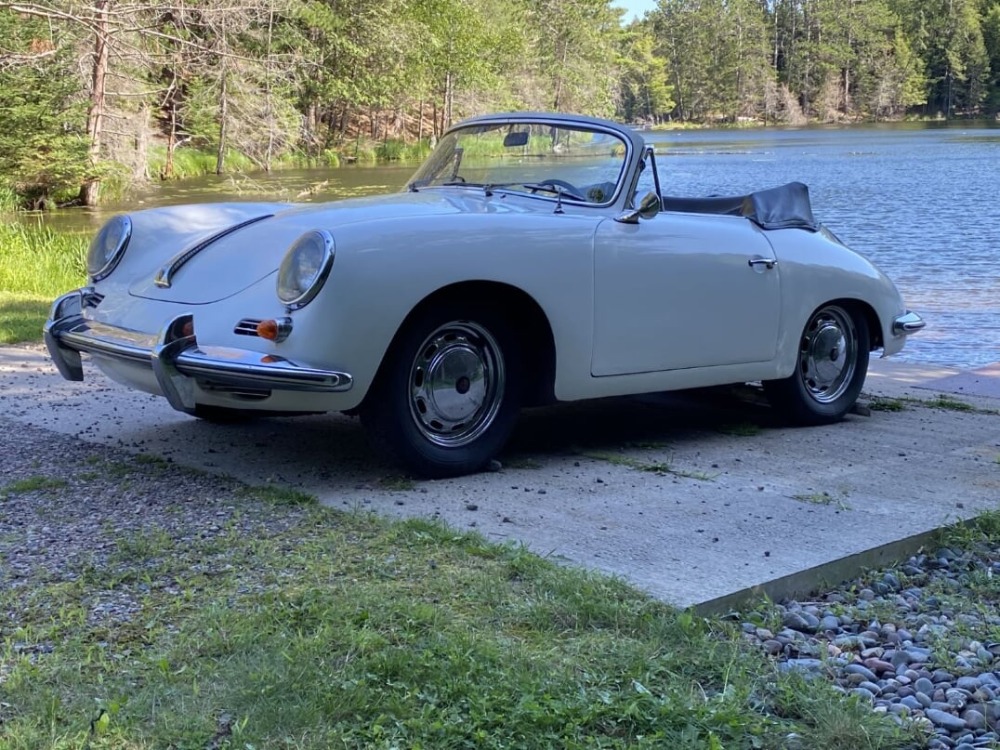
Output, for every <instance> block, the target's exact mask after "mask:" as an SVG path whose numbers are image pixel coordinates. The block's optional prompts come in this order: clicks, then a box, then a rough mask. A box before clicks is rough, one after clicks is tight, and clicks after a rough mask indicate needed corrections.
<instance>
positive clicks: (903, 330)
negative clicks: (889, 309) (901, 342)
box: [892, 310, 927, 336]
mask: <svg viewBox="0 0 1000 750" xmlns="http://www.w3.org/2000/svg"><path fill="white" fill-rule="evenodd" d="M926 325H927V323H926V322H924V319H923V318H921V317H920V316H919V315H917V314H916V313H915V312H912V311H910V310H907V311H906V313H905V314H904V315H900V316H899V317H898V318H896V319H895V320H894V321H892V332H893V333H895V334H896V335H897V336H898V335H900V334H908V333H916V332H917V331H919V330H921V329H922V328H923V327H924V326H926Z"/></svg>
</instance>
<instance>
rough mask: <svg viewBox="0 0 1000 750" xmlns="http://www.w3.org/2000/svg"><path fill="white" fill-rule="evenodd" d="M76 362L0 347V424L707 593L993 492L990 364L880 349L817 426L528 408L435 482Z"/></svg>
mask: <svg viewBox="0 0 1000 750" xmlns="http://www.w3.org/2000/svg"><path fill="white" fill-rule="evenodd" d="M85 372H86V376H87V380H86V382H84V383H68V382H66V381H63V380H62V379H61V378H60V377H59V375H58V374H57V373H56V372H55V369H54V368H53V367H52V365H51V363H50V362H49V361H48V359H47V357H46V356H45V353H44V350H43V349H42V348H41V347H38V346H25V347H5V348H0V428H2V429H16V428H17V423H25V424H30V425H34V426H37V427H40V428H44V429H47V430H52V431H54V432H58V433H63V434H68V435H72V436H75V437H77V438H78V439H80V440H83V441H88V442H93V443H100V444H104V445H109V446H114V447H118V448H120V449H123V450H125V451H128V452H132V453H147V454H152V455H155V456H160V457H162V458H165V459H170V460H172V461H174V462H176V463H178V464H181V465H185V466H190V467H194V468H198V469H203V470H206V471H209V472H219V473H225V474H229V475H232V476H235V477H237V478H239V479H241V480H243V481H246V482H248V483H253V484H260V483H265V482H281V483H284V484H287V485H291V486H294V487H297V488H300V489H302V490H304V491H307V492H310V493H313V494H315V495H316V496H318V497H319V498H320V500H321V501H322V502H323V503H325V504H327V505H330V506H332V507H335V508H343V509H356V508H361V509H366V510H370V511H372V512H375V513H378V514H381V515H385V516H397V517H400V516H433V517H436V518H440V519H443V520H445V521H447V522H448V523H449V524H452V525H454V526H455V527H456V528H459V529H469V528H474V529H476V530H477V531H479V532H480V533H482V534H484V535H485V536H486V537H487V538H489V539H491V540H495V541H498V542H505V541H506V542H515V543H520V544H524V545H526V546H527V547H528V548H530V549H531V550H533V551H534V552H537V553H539V554H542V555H548V556H552V557H554V558H557V559H560V560H563V561H566V562H568V563H570V564H575V565H581V566H585V567H589V568H596V569H600V570H603V571H606V572H608V573H611V574H614V575H618V576H621V577H623V578H625V579H627V580H629V581H631V582H632V583H634V584H635V585H637V586H639V587H640V588H642V589H644V590H646V591H648V592H650V593H651V594H653V595H655V596H657V597H660V598H662V599H664V600H666V601H668V602H670V603H672V604H675V605H678V606H697V607H698V608H699V609H702V610H724V609H726V608H727V607H729V606H731V605H733V604H734V603H735V602H736V601H737V600H738V599H741V598H745V597H747V596H753V595H759V594H761V593H768V594H770V595H772V596H779V597H780V596H784V595H797V594H804V593H806V592H808V591H809V590H811V589H813V588H815V587H816V586H819V585H822V583H823V582H835V581H839V580H843V579H846V578H849V577H851V576H853V575H855V574H856V573H857V572H858V570H859V569H860V568H862V567H867V566H873V565H877V564H882V563H884V562H888V561H891V560H892V559H898V558H899V557H900V556H903V557H905V556H907V555H909V554H912V552H913V551H915V550H916V548H918V547H919V546H920V545H921V544H923V543H925V542H926V541H927V540H928V536H927V535H928V533H929V532H931V531H933V530H934V529H936V528H939V527H940V526H942V525H946V524H949V523H954V522H956V521H959V520H961V519H964V518H968V517H971V516H973V515H975V514H977V513H979V512H981V511H983V510H986V509H991V508H996V507H998V506H1000V413H998V410H1000V364H996V365H992V366H990V367H985V368H982V369H979V370H975V371H960V370H956V369H951V368H939V367H928V366H922V365H914V364H907V363H899V362H894V361H892V360H879V361H875V362H873V363H872V367H871V370H870V372H869V377H868V381H867V383H866V388H865V392H866V394H867V395H866V397H865V399H864V400H865V402H866V403H867V404H868V405H869V407H870V410H869V408H864V407H862V408H861V409H859V410H858V411H859V413H858V414H853V415H851V416H850V417H849V418H848V419H847V420H845V421H844V422H842V423H840V424H836V425H832V426H828V427H814V428H806V429H801V428H789V427H785V426H782V425H781V424H780V423H778V422H776V421H775V419H774V417H773V415H772V414H771V411H770V409H769V408H767V406H766V405H764V404H763V403H762V402H761V401H760V399H759V398H757V397H755V394H754V392H753V391H751V390H748V389H740V390H727V389H721V390H720V389H713V390H710V391H704V392H685V393H678V394H667V395H657V396H650V397H636V398H617V399H606V400H601V401H593V402H587V403H582V404H564V405H558V406H555V407H549V408H545V409H539V410H533V411H530V412H526V413H525V414H523V415H522V417H521V420H520V422H519V426H518V429H517V432H516V434H515V436H514V439H513V440H512V443H511V445H510V447H509V448H508V450H507V452H506V453H505V455H504V456H503V457H502V468H501V469H500V470H499V471H495V472H487V473H483V474H478V475H475V476H469V477H462V478H459V479H451V480H442V481H419V480H417V481H413V480H410V479H408V478H406V477H401V476H400V475H399V474H398V472H397V471H396V470H395V469H394V468H393V467H392V466H389V465H387V464H385V463H383V462H382V461H381V460H380V459H379V457H378V456H377V455H375V454H374V453H373V452H372V451H371V450H370V449H369V447H368V445H367V443H366V441H365V438H364V434H363V432H362V429H361V426H360V425H359V424H358V422H357V420H354V419H350V418H347V417H344V416H340V415H327V416H317V417H305V418H294V419H293V418H285V419H262V420H257V421H253V422H249V423H246V424H240V425H214V424H208V423H204V422H201V421H199V420H196V419H192V418H190V417H188V416H185V415H183V414H180V413H177V412H174V411H172V410H171V409H170V408H169V406H167V404H166V402H165V401H164V400H163V399H160V398H156V397H153V396H147V395H145V394H138V393H134V392H131V391H128V390H126V389H124V388H122V387H121V386H118V385H117V384H115V383H112V382H110V381H109V380H107V379H106V378H104V377H103V376H102V375H101V374H100V373H99V372H98V371H97V370H96V369H95V368H94V367H93V366H87V365H85ZM963 405H965V406H963ZM165 489H169V488H165Z"/></svg>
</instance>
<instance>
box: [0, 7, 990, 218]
mask: <svg viewBox="0 0 1000 750" xmlns="http://www.w3.org/2000/svg"><path fill="white" fill-rule="evenodd" d="M612 2H613V0H379V1H378V2H374V1H373V0H191V1H184V2H173V3H169V2H157V0H90V2H78V0H38V1H37V2H9V1H8V0H0V207H6V208H13V207H17V206H22V207H25V206H26V207H51V206H54V205H56V204H58V203H82V204H84V205H95V204H97V203H98V202H99V201H100V200H102V197H103V198H104V199H108V198H115V197H118V196H120V195H121V194H122V193H123V192H124V190H125V189H126V188H127V186H128V185H130V184H134V182H136V181H142V180H148V179H171V178H176V177H183V176H188V175H194V174H203V173H208V172H218V173H222V172H224V171H232V170H246V169H272V168H275V167H279V166H283V165H288V164H296V165H303V164H318V165H324V166H328V165H336V164H338V163H339V162H341V161H343V160H345V159H346V160H373V161H374V160H379V159H382V160H392V159H400V158H419V156H421V155H422V154H423V153H424V152H426V150H427V149H428V148H429V147H430V145H431V144H432V143H433V140H434V139H435V138H436V137H438V136H440V134H441V133H442V132H443V130H445V129H446V128H447V127H448V126H449V125H450V124H451V123H452V122H454V121H456V120H457V119H460V118H461V117H464V116H466V115H469V114H474V113H479V112H485V111H492V110H508V109H533V110H560V111H575V112H580V113H585V114H594V115H601V116H607V117H613V118H616V119H620V120H623V121H626V122H633V123H640V124H644V125H649V126H653V127H659V126H664V125H667V124H669V125H670V126H674V127H676V126H680V125H684V124H711V125H723V124H729V125H733V126H737V125H773V124H785V125H803V124H806V123H809V122H824V123H829V122H859V121H880V120H897V119H903V118H927V119H939V118H940V119H951V118H956V117H970V118H971V117H991V118H992V117H996V116H997V113H998V111H1000V0H659V2H658V4H657V7H656V8H655V9H654V10H653V11H651V12H650V13H648V14H647V15H646V16H645V17H644V18H643V19H639V20H635V21H633V22H632V23H629V24H627V25H623V22H622V21H623V11H622V10H620V9H619V8H616V7H614V6H613V4H612Z"/></svg>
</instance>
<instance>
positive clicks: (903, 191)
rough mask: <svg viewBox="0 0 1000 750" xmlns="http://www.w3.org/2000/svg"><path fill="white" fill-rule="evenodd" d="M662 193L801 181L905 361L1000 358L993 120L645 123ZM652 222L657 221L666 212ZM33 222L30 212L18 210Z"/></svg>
mask: <svg viewBox="0 0 1000 750" xmlns="http://www.w3.org/2000/svg"><path fill="white" fill-rule="evenodd" d="M644 135H645V136H646V137H647V138H648V139H649V140H651V141H653V142H654V143H656V145H657V152H658V159H657V163H658V164H659V167H660V170H661V171H662V173H663V174H662V176H661V179H662V180H663V187H664V191H665V192H667V193H670V194H673V195H689V196H693V195H708V194H713V193H714V194H726V193H730V194H733V193H745V192H749V191H751V190H754V189H757V188H762V187H770V186H774V185H779V184H781V183H784V182H790V181H793V180H798V181H801V182H805V183H806V184H808V185H809V188H810V192H811V194H812V198H813V206H814V211H815V214H816V216H817V218H818V219H819V220H820V221H823V222H825V223H827V224H829V225H830V227H831V228H833V229H834V231H835V232H836V233H837V234H838V235H839V236H840V237H841V238H842V239H843V240H844V241H845V242H847V243H848V244H849V245H851V246H853V247H854V248H855V249H857V250H859V251H861V252H864V253H865V254H867V255H868V256H869V257H871V258H872V259H873V260H875V261H876V262H877V263H878V264H879V265H880V266H881V267H882V268H883V269H884V270H885V271H886V272H887V273H888V274H889V275H890V276H891V277H892V278H893V280H894V281H895V282H896V284H897V286H899V288H900V290H901V291H902V292H903V294H904V296H905V297H906V299H907V301H908V303H909V304H910V305H911V306H912V307H913V308H914V309H916V310H918V311H920V312H921V313H922V314H925V317H927V319H928V323H929V327H928V328H927V329H926V330H925V331H923V332H922V333H920V335H918V336H915V337H913V339H912V340H911V342H910V343H909V344H908V346H907V349H906V351H905V352H904V353H903V355H901V356H902V357H904V358H906V359H909V360H914V361H923V362H932V363H940V364H950V365H957V366H966V367H969V366H977V365H984V364H988V363H990V362H994V361H996V360H998V359H1000V264H998V262H997V260H998V254H1000V201H998V200H997V196H998V195H1000V169H997V165H998V164H1000V130H998V129H997V124H996V123H988V124H987V123H983V124H974V123H958V124H955V123H950V124H948V125H944V124H930V125H928V124H917V123H906V124H896V125H891V126H886V125H882V126H875V127H865V128H849V129H831V128H807V129H800V130H767V131H742V130H741V131H711V130H694V131H676V132H666V133H651V132H646V133H644ZM415 168H416V165H413V164H405V165H392V166H378V167H370V166H369V167H366V166H346V167H341V168H339V169H309V170H284V171H279V172H273V173H271V174H250V175H246V176H222V177H216V176H210V177H203V178H199V179H194V180H185V181H182V182H172V183H162V184H155V185H151V186H149V187H148V188H147V189H145V190H143V191H141V192H139V193H137V194H136V195H134V196H133V197H132V198H131V199H130V200H129V201H128V202H127V203H126V204H124V205H120V206H109V207H106V208H102V209H101V210H98V211H85V210H70V211H60V212H56V213H54V214H51V215H46V216H45V217H44V220H45V221H46V222H48V223H51V224H52V225H53V226H55V227H58V228H60V229H68V230H82V231H88V232H89V231H93V230H94V229H96V228H97V226H99V225H100V223H101V222H102V221H104V220H105V219H106V218H107V216H109V215H110V214H112V213H116V212H121V211H130V210H135V209H137V208H142V207H147V206H156V205H166V204H177V203H192V202H194V203H197V202H204V201H221V200H237V201H243V200H262V199H268V200H273V199H278V200H287V201H294V200H299V201H307V202H313V203H316V202H322V201H329V200H338V199H343V198H347V197H353V196H361V195H373V194H378V193H384V192H392V191H395V190H399V189H401V188H402V186H403V185H404V184H405V182H406V180H407V179H408V178H409V177H410V176H411V175H412V173H413V171H414V170H415ZM664 219H665V217H661V218H660V219H657V220H664ZM26 220H37V219H26Z"/></svg>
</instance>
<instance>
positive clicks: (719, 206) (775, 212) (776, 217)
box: [662, 182, 819, 232]
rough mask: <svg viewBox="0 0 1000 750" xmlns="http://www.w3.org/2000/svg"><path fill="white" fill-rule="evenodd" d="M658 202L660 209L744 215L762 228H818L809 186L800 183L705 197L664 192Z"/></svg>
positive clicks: (811, 229)
mask: <svg viewBox="0 0 1000 750" xmlns="http://www.w3.org/2000/svg"><path fill="white" fill-rule="evenodd" d="M662 202H663V210H664V211H683V212H685V213H696V214H723V215H726V216H744V217H746V218H748V219H750V221H752V222H754V223H755V224H756V225H757V226H759V227H761V228H762V229H808V230H809V231H811V232H815V231H818V230H819V224H818V223H817V221H816V219H815V218H814V217H813V212H812V204H811V203H810V201H809V188H808V187H806V185H804V184H803V183H801V182H789V183H788V184H787V185H782V186H780V187H776V188H770V189H768V190H758V191H756V192H754V193H750V194H749V195H733V196H726V195H719V196H716V195H713V196H709V197H707V198H680V197H675V196H669V195H665V196H663V198H662Z"/></svg>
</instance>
